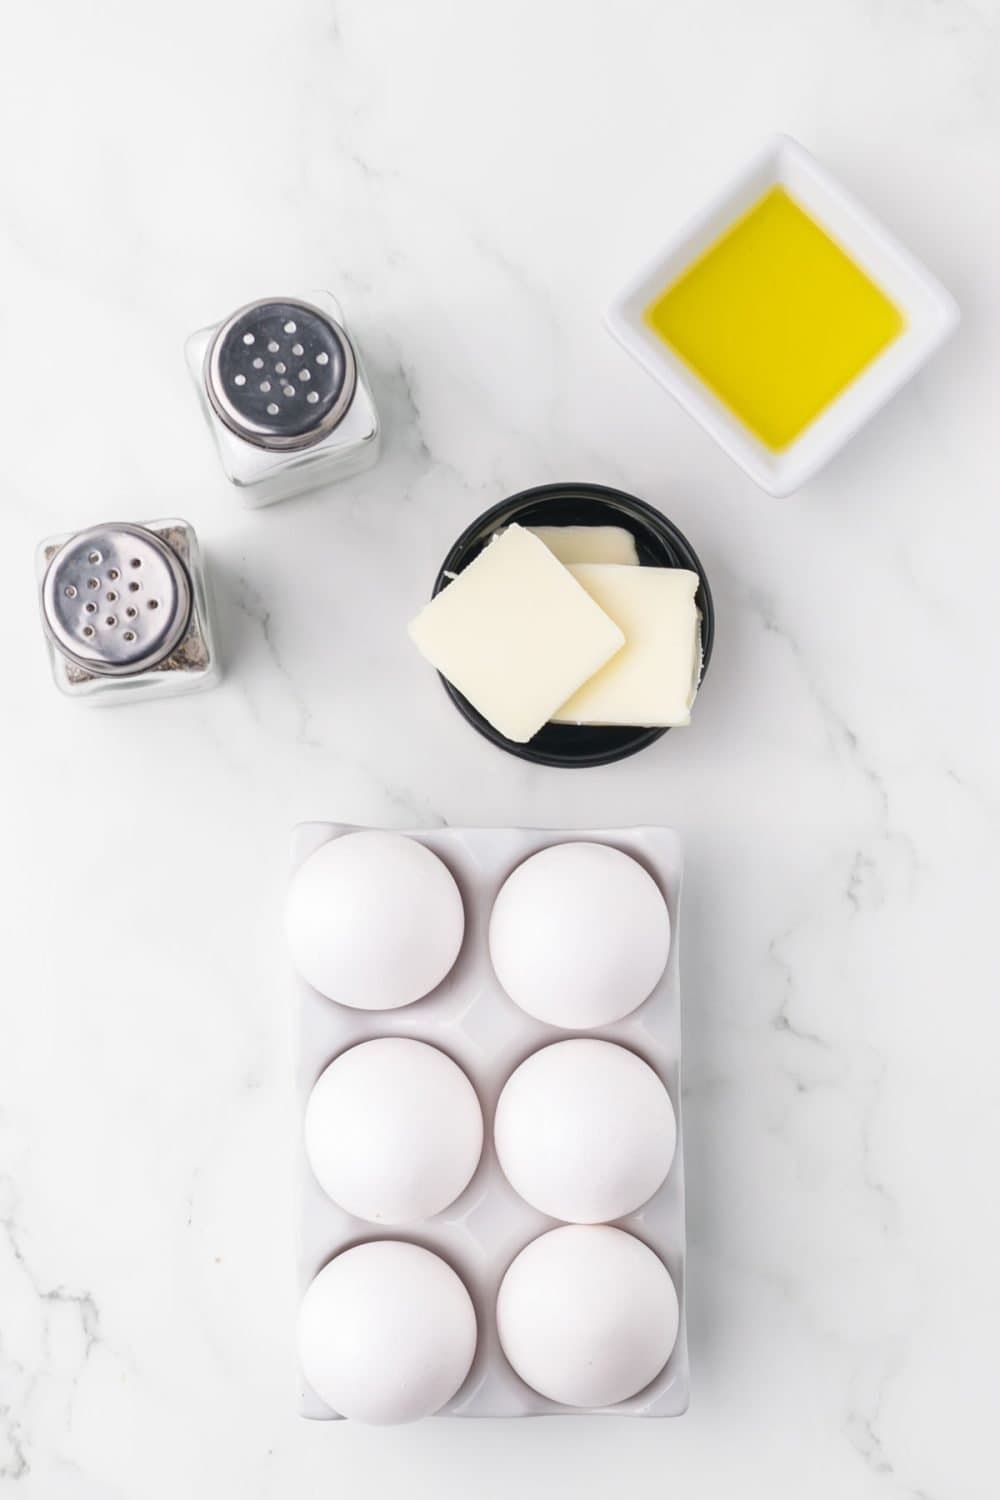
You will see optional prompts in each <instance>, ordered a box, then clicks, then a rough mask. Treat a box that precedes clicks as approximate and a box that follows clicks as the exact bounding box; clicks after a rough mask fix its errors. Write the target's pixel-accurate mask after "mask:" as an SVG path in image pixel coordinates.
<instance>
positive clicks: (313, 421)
mask: <svg viewBox="0 0 1000 1500" xmlns="http://www.w3.org/2000/svg"><path fill="white" fill-rule="evenodd" d="M185 352H186V355H187V361H188V366H189V368H190V370H191V374H192V376H193V378H194V381H195V384H196V385H197V387H198V391H199V394H200V396H201V401H202V406H203V408H204V411H205V415H206V417H207V418H208V424H209V427H210V428H211V430H212V432H213V434H214V436H215V441H216V446H217V447H218V450H219V457H220V458H221V460H222V467H223V469H224V470H225V472H226V476H227V478H228V479H229V480H230V481H231V483H232V484H234V485H236V486H237V487H238V488H239V490H240V493H241V497H242V499H243V502H244V504H245V505H247V506H252V507H257V506H262V505H271V504H273V503H274V501H276V500H285V499H287V498H288V497H289V496H290V495H297V494H300V493H301V492H302V491H303V490H308V489H313V488H314V487H315V486H317V485H320V484H326V483H328V482H330V481H332V480H337V479H346V478H348V477H350V476H351V475H354V474H359V473H360V472H361V471H362V470H363V469H367V468H369V467H370V466H371V465H372V464H373V463H374V462H375V460H376V459H377V458H378V451H379V440H380V434H379V420H378V414H377V412H376V410H375V402H374V399H373V397H372V393H371V389H370V387H369V384H368V380H367V377H366V375H365V371H364V367H363V365H362V362H361V356H360V354H359V352H358V349H357V347H356V345H355V344H354V342H353V340H352V339H351V337H350V334H349V333H348V332H347V329H346V327H345V326H344V317H343V313H342V312H341V309H340V307H339V305H338V303H337V302H336V300H335V299H334V298H333V297H332V296H331V295H330V293H329V292H310V293H309V294H308V296H305V297H278V298H265V299H263V300H261V301H258V302H251V303H248V304H247V306H245V307H241V308H238V309H237V311H236V312H234V313H233V314H232V315H231V316H230V317H228V318H226V319H225V321H224V322H222V323H217V324H215V325H214V326H213V327H211V328H203V329H201V330H200V331H199V332H198V333H195V334H193V335H192V336H191V337H190V338H189V339H188V341H187V344H186V345H185Z"/></svg>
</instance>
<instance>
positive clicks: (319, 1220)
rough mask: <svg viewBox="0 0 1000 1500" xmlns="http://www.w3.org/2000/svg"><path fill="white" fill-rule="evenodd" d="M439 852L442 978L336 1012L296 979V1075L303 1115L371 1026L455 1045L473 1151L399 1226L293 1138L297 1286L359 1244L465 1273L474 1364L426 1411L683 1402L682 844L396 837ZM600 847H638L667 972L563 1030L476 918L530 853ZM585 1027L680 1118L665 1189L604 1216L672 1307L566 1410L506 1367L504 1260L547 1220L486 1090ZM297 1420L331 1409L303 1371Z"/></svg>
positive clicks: (641, 1409) (301, 849)
mask: <svg viewBox="0 0 1000 1500" xmlns="http://www.w3.org/2000/svg"><path fill="white" fill-rule="evenodd" d="M356 831H358V830H356V829H353V828H351V827H349V826H347V825H343V824H336V823H306V824H302V825H300V826H299V827H298V828H297V829H296V830H295V834H294V842H293V868H295V869H297V868H298V867H299V865H301V864H302V863H303V861H305V860H306V859H307V858H308V857H309V855H310V854H312V853H313V852H314V851H315V850H316V849H318V848H319V847H320V846H321V845H323V844H325V843H327V842H328V841H329V840H331V839H336V838H339V837H341V836H342V835H344V834H347V833H352V832H356ZM407 836H408V837H409V838H412V839H415V840H416V841H417V842H419V843H421V844H423V845H425V846H426V847H427V848H428V849H430V850H431V851H432V852H433V853H434V854H436V855H437V856H438V857H439V858H440V859H441V860H443V861H444V863H445V864H446V865H447V867H448V869H449V870H450V871H451V873H452V875H453V876H454V878H455V880H456V881H457V883H458V886H459V889H460V891H461V894H462V899H463V903H464V906H465V917H466V928H465V936H464V940H463V944H462V949H461V952H460V953H459V956H458V959H457V962H456V964H455V966H454V968H453V970H452V971H451V973H450V974H449V975H448V977H447V978H446V979H445V980H444V981H443V982H442V983H441V984H440V985H439V986H438V988H437V989H436V990H434V991H432V993H431V994H430V995H428V996H427V997H426V998H425V999H424V1000H419V1001H417V1002H416V1003H414V1004H411V1005H407V1006H405V1007H402V1008H400V1009H397V1010H387V1011H386V1010H383V1011H361V1010H353V1009H348V1008H347V1007H345V1006H342V1005H338V1004H336V1003H335V1002H333V1001H331V1000H329V999H327V998H326V997H325V996H323V995H321V994H320V993H319V992H318V991H316V990H315V989H313V988H312V987H311V986H310V985H309V984H307V983H306V982H305V981H303V980H302V979H300V978H298V977H296V978H295V980H294V984H295V997H296V1004H297V1009H298V1017H299V1037H298V1053H297V1065H296V1066H297V1084H298V1094H299V1101H300V1106H301V1108H300V1116H301V1115H302V1114H304V1111H305V1106H306V1102H307V1100H308V1097H309V1094H310V1092H311V1090H312V1088H313V1085H314V1084H315V1083H316V1080H317V1078H318V1077H319V1075H320V1074H321V1073H322V1072H323V1070H324V1069H325V1068H326V1066H327V1065H328V1064H329V1063H330V1062H331V1061H332V1059H333V1058H334V1057H335V1056H337V1055H338V1054H340V1053H341V1052H344V1051H345V1050H346V1049H348V1048H349V1047H352V1046H354V1045H355V1044H357V1043H359V1042H364V1041H367V1040H370V1039H371V1038H374V1037H376V1036H404V1037H413V1038H415V1039H417V1040H419V1041H424V1042H429V1043H431V1044H432V1045H434V1046H436V1047H438V1048H440V1049H441V1050H442V1051H444V1052H445V1053H447V1054H448V1055H449V1056H450V1057H452V1058H453V1059H454V1060H455V1061H456V1062H457V1063H458V1064H459V1065H460V1067H461V1068H462V1069H463V1070H464V1071H465V1073H466V1074H467V1076H468V1078H469V1080H470V1081H471V1082H472V1084H473V1086H474V1088H475V1090H476V1094H477V1096H478V1098H479V1101H480V1104H481V1106H482V1110H483V1115H484V1121H485V1126H486V1130H485V1141H484V1147H483V1154H482V1159H481V1161H480V1163H479V1166H478V1168H477V1170H476V1172H475V1174H474V1176H473V1177H472V1180H471V1181H470V1183H469V1185H468V1186H467V1187H466V1189H465V1191H464V1192H463V1193H462V1194H461V1195H460V1197H458V1198H457V1199H456V1200H455V1202H454V1203H452V1204H451V1206H450V1207H449V1208H447V1209H445V1210H444V1212H442V1213H439V1214H437V1215H435V1216H434V1217H433V1218H431V1219H427V1220H425V1221H423V1222H422V1223H420V1224H418V1225H416V1226H415V1227H412V1228H411V1227H409V1226H407V1228H406V1229H405V1231H402V1232H401V1231H399V1230H393V1229H391V1228H388V1227H385V1228H380V1227H379V1226H378V1225H376V1224H372V1223H368V1222H365V1221H363V1220H360V1219H357V1218H354V1217H352V1216H351V1215H350V1214H349V1213H347V1212H346V1211H344V1210H343V1209H341V1208H340V1207H338V1205H337V1204H335V1203H334V1202H333V1201H332V1200H331V1199H330V1198H329V1197H327V1195H326V1194H325V1193H324V1192H323V1190H322V1188H321V1187H320V1186H319V1183H318V1182H317V1181H316V1179H315V1177H314V1175H313V1173H312V1171H311V1169H310V1167H309V1164H308V1161H307V1160H306V1155H305V1150H304V1147H303V1145H302V1139H301V1133H300V1143H299V1177H300V1215H299V1254H298V1279H299V1289H300V1292H301V1293H302V1294H303V1295H304V1293H305V1291H306V1289H307V1287H308V1286H309V1285H310V1283H311V1282H312V1281H313V1279H314V1277H315V1276H316V1275H317V1273H318V1272H319V1271H320V1269H321V1268H322V1267H323V1266H324V1265H325V1264H326V1263H327V1262H328V1261H329V1260H331V1259H332V1258H333V1257H334V1256H335V1255H337V1254H338V1253H339V1252H340V1251H342V1250H345V1249H347V1248H349V1247H350V1246H353V1245H356V1244H359V1243H360V1242H362V1241H370V1240H376V1239H384V1238H389V1239H392V1238H405V1239H406V1240H409V1241H412V1242H413V1243H415V1244H418V1245H423V1246H425V1247H426V1248H427V1249H429V1250H431V1251H433V1252H435V1253H436V1254H438V1255H440V1256H441V1257H442V1258H443V1259H444V1260H446V1261H447V1262H448V1263H449V1264H450V1265H451V1266H452V1267H453V1269H454V1270H455V1271H457V1272H458V1274H459V1276H460V1277H461V1278H462V1280H463V1282H464V1283H465V1285H466V1287H467V1288H468V1291H469V1293H470V1295H471V1297H472V1301H473V1303H474V1305H475V1309H476V1315H477V1320H478V1325H479V1340H478V1346H477V1350H476V1355H475V1358H474V1360H473V1363H472V1367H471V1369H470V1371H469V1374H468V1376H467V1378H466V1379H465V1381H464V1382H463V1384H462V1386H461V1387H460V1389H459V1390H458V1391H457V1393H456V1394H455V1396H454V1397H453V1398H452V1399H451V1400H450V1401H448V1402H447V1403H446V1404H445V1406H444V1407H442V1409H441V1411H440V1412H439V1413H438V1415H441V1416H455V1417H514V1416H541V1415H581V1414H586V1412H593V1411H594V1410H599V1411H600V1413H601V1414H607V1415H619V1416H641V1417H670V1416H679V1415H680V1414H681V1413H682V1412H684V1411H685V1410H686V1408H687V1405H688V1390H689V1371H688V1349H687V1333H686V1319H685V1308H686V1288H685V1275H684V1270H685V1229H684V1163H683V1133H682V1122H681V1099H680V1044H681V1019H680V981H679V959H678V954H679V903H680V886H681V849H680V842H679V840H678V838H677V835H676V834H675V833H673V832H672V831H671V830H669V829H664V828H638V829H627V830H612V831H599V832H584V831H580V832H575V831H574V832H572V833H567V832H556V831H548V830H530V829H449V828H443V829H434V830H431V831H426V832H424V831H417V832H411V833H409V834H408V835H407ZM578 841H589V842H595V843H602V844H608V845H611V846H613V847H614V848H616V849H620V850H622V851H623V852H624V853H626V854H629V855H631V856H632V857H633V858H634V859H636V860H637V861H638V862H639V863H640V864H641V865H643V866H644V868H645V869H646V870H647V871H648V873H649V874H650V875H652V877H653V878H654V880H655V881H656V883H657V885H658V886H659V888H660V890H661V892H662V893H663V896H664V898H665V900H666V903H667V908H668V911H669V914H670V921H671V934H672V937H671V944H670V952H669V958H668V962H667V967H666V970H665V971H664V974H663V976H662V978H661V979H660V981H659V982H658V984H657V985H656V987H655V989H654V990H653V992H652V994H651V995H650V996H649V998H648V999H647V1000H646V1001H644V1002H643V1004H642V1005H640V1006H639V1007H638V1009H637V1010H635V1011H633V1012H632V1014H631V1015H629V1016H626V1017H625V1018H624V1019H623V1020H621V1021H619V1022H617V1023H615V1024H613V1025H610V1026H604V1027H601V1028H600V1029H599V1030H598V1031H595V1032H570V1031H565V1030H562V1029H560V1028H557V1027H554V1026H550V1025H547V1024H545V1023H544V1022H541V1021H538V1020H535V1019H533V1018H532V1017H531V1016H529V1015H527V1014H525V1013H524V1012H523V1011H521V1010H520V1009H519V1008H518V1007H517V1006H516V1005H515V1004H514V1003H513V1001H511V1000H510V999H509V998H508V997H507V995H506V994H505V993H504V991H503V990H502V988H501V986H500V984H499V981H498V980H497V978H496V976H495V974H494V972H493V968H492V965H491V963H490V958H489V952H488V946H487V930H488V924H489V917H490V912H491V910H492V907H493V902H494V900H495V897H496V895H497V893H498V891H499V890H500V887H501V886H502V885H503V883H504V881H505V880H506V879H507V877H508V875H510V874H511V872H512V871H513V870H514V869H515V868H516V867H517V866H518V865H520V864H521V863H522V862H523V861H524V860H525V859H527V858H528V857H529V856H530V855H532V854H535V853H537V852H538V851H539V850H541V849H545V848H549V847H550V846H552V845H555V844H564V843H568V842H578ZM584 1035H594V1036H599V1037H600V1038H602V1039H604V1040H607V1041H610V1042H617V1043H619V1044H621V1045H622V1046H625V1047H627V1048H629V1049H630V1050H632V1051H633V1052H635V1053H637V1054H638V1055H639V1056H640V1057H642V1058H643V1059H644V1060H645V1061H646V1062H647V1063H648V1064H649V1065H650V1066H651V1067H652V1068H653V1070H654V1071H655V1072H656V1073H657V1075H658V1076H659V1078H660V1080H661V1081H662V1083H663V1084H664V1087H665V1088H666V1090H667V1092H668V1093H669V1095H670V1099H671V1102H672V1104H673V1107H674V1112H675V1115H676V1119H677V1148H676V1153H675V1156H674V1160H673V1164H672V1166H671V1168H670V1171H669V1173H668V1174H667V1177H666V1179H665V1181H664V1182H663V1184H662V1185H661V1187H660V1188H659V1189H658V1190H657V1191H656V1193H654V1195H653V1197H652V1198H651V1199H650V1200H649V1201H648V1202H647V1203H645V1204H644V1205H643V1206H642V1207H641V1208H640V1209H638V1210H637V1211H636V1212H634V1213H632V1214H629V1215H627V1216H626V1217H624V1218H622V1219H620V1220H617V1221H615V1222H616V1225H617V1227H619V1228H621V1229H624V1230H627V1231H628V1232H630V1233H631V1234H633V1235H635V1236H636V1237H637V1238H639V1239H640V1240H642V1241H644V1242H645V1243H646V1244H647V1245H648V1246H649V1247H650V1248H651V1249H652V1250H653V1251H654V1252H655V1253H656V1254H657V1255H658V1256H659V1257H660V1259H661V1260H662V1261H663V1263H664V1264H665V1266H666V1267H667V1270H668V1271H669V1273H670V1276H671V1279H672V1280H673V1283H674V1286H675V1287H676V1290H677V1295H678V1299H679V1304H680V1322H679V1328H678V1334H677V1340H676V1343H675V1345H674V1348H673V1352H672V1354H671V1355H670V1358H669V1360H668V1361H667V1363H666V1365H665V1366H664V1367H663V1369H662V1370H661V1372H660V1373H659V1375H657V1377H656V1378H655V1379H654V1380H653V1381H652V1383H651V1384H650V1385H648V1386H647V1387H646V1388H645V1389H644V1390H642V1391H640V1392H639V1393H638V1394H637V1395H636V1396H633V1397H631V1398H630V1399H628V1400H626V1401H623V1402H620V1403H618V1404H617V1405H615V1406H611V1407H605V1408H599V1409H595V1408H587V1409H580V1408H576V1407H567V1406H562V1405H560V1404H558V1403H557V1402H555V1401H550V1400H548V1399H547V1398H546V1397H544V1396H540V1395H538V1394H537V1393H536V1392H535V1391H533V1390H532V1389H531V1388H530V1387H528V1386H527V1385H525V1384H524V1382H523V1381H522V1380H521V1379H520V1378H519V1377H518V1376H517V1375H516V1374H515V1373H514V1371H513V1370H512V1368H511V1367H510V1365H509V1364H508V1363H507V1360H506V1359H505V1357H504V1355H503V1352H502V1350H501V1348H500V1343H499V1339H498V1335H497V1328H496V1318H495V1304H496V1295H497V1290H498V1288H499V1284H500V1281H501V1280H502V1278H503V1275H504V1272H505V1271H506V1270H507V1267H508V1266H509V1265H510V1263H511V1261H512V1260H513V1259H514V1258H515V1256H516V1255H517V1254H518V1253H519V1252H520V1251H521V1250H522V1249H523V1248H524V1246H525V1245H527V1244H528V1243H529V1242H530V1241H531V1240H534V1239H535V1238H536V1237H537V1236H538V1235H540V1234H542V1233H544V1232H545V1231H546V1230H549V1229H552V1228H554V1227H556V1226H557V1224H558V1221H557V1220H555V1219H552V1218H549V1217H547V1216H546V1215H545V1214H543V1213H540V1212H539V1211H538V1210H536V1209H534V1208H532V1207H531V1206H530V1205H529V1204H527V1203H526V1202H525V1201H524V1200H523V1199H522V1198H520V1197H519V1196H518V1195H517V1194H516V1193H515V1192H514V1190H513V1188H512V1187H510V1185H509V1184H508V1182H507V1180H506V1178H505V1177H504V1175H503V1173H502V1172H501V1170H500V1167H499V1165H498V1163H497V1159H496V1154H495V1151H494V1149H493V1145H492V1120H493V1111H494V1108H495V1105H496V1100H497V1097H498V1095H499V1093H500V1091H501V1089H502V1087H503V1085H504V1083H505V1082H506V1080H507V1079H508V1077H509V1076H510V1074H511V1073H512V1072H513V1071H514V1069H515V1068H516V1067H517V1066H518V1065H519V1064H520V1063H521V1062H522V1061H523V1060H524V1059H525V1058H526V1057H527V1056H529V1055H530V1054H531V1053H533V1052H535V1051H537V1050H538V1049H539V1048H541V1047H544V1046H546V1045H547V1044H548V1043H551V1042H553V1041H559V1040H566V1039H568V1038H569V1037H571V1036H584ZM300 1411H301V1413H302V1415H303V1416H306V1417H310V1418H317V1419H331V1418H335V1417H337V1416H338V1413H337V1412H335V1411H333V1410H331V1408H330V1407H329V1406H327V1405H326V1404H325V1403H324V1402H323V1401H322V1400H321V1399H320V1398H319V1397H318V1396H317V1394H316V1393H315V1392H314V1391H313V1390H312V1389H311V1388H310V1387H309V1386H308V1384H306V1382H305V1381H304V1380H303V1381H302V1385H301V1394H300Z"/></svg>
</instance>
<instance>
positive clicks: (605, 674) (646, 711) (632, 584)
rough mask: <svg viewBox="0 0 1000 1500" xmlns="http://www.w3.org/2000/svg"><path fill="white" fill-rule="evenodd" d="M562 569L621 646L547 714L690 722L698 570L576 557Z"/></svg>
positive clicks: (697, 654) (696, 660) (570, 718)
mask: <svg viewBox="0 0 1000 1500" xmlns="http://www.w3.org/2000/svg"><path fill="white" fill-rule="evenodd" d="M569 571H570V572H571V573H572V574H573V577H574V578H576V579H577V581H578V582H579V583H582V584H583V587H584V588H585V589H586V590H587V593H588V594H589V595H590V596H591V598H592V599H594V600H595V602H596V603H597V604H599V605H600V607H601V609H603V610H604V611H605V612H606V613H607V614H608V615H610V616H611V618H612V619H613V620H615V621H616V622H617V624H619V625H620V626H621V628H622V630H623V631H624V632H625V647H624V650H622V651H620V652H619V653H618V655H617V656H616V657H615V658H614V659H613V660H612V661H611V662H609V663H608V665H607V666H606V667H604V668H603V669H602V670H601V671H600V672H598V673H597V675H596V676H595V677H592V678H591V679H590V681H589V682H586V683H585V684H584V685H583V687H581V688H580V689H579V691H578V692H576V693H574V694H573V696H572V697H571V698H570V699H569V700H568V701H567V702H566V703H564V704H563V705H562V707H561V708H559V709H558V710H557V712H556V713H554V714H553V716H552V717H553V719H554V721H555V722H556V723H557V724H635V725H648V726H650V727H654V726H655V727H665V728H669V727H672V726H674V725H681V724H689V723H690V722H691V705H692V703H693V702H694V695H695V693H696V691H697V688H698V679H699V677H700V676H701V616H700V614H699V612H698V607H697V605H696V604H695V598H694V596H695V594H696V592H697V589H698V575H697V573H690V572H688V571H687V569H685V568H629V567H620V566H609V565H605V564H601V563H582V564H579V565H578V566H575V567H571V568H570V569H569Z"/></svg>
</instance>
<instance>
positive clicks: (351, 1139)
mask: <svg viewBox="0 0 1000 1500" xmlns="http://www.w3.org/2000/svg"><path fill="white" fill-rule="evenodd" d="M305 1140H306V1155H307V1156H308V1158H309V1162H310V1164H311V1166H312V1169H313V1171H314V1173H315V1174H316V1178H317V1180H318V1182H319V1184H320V1186H321V1187H322V1188H323V1190H324V1191H325V1192H326V1193H328V1194H329V1196H330V1197H331V1198H332V1199H333V1200H334V1202H335V1203H339V1204H340V1206H341V1208H346V1210H347V1212H348V1213H351V1214H354V1215H355V1216H356V1217H357V1218H359V1219H369V1220H371V1221H372V1222H373V1223H379V1224H410V1223H414V1222H415V1221H416V1220H418V1219H429V1218H430V1217H431V1215H432V1214H436V1213H440V1211H441V1210H442V1209H443V1208H447V1207H448V1204H449V1203H452V1202H454V1200H455V1199H456V1198H457V1197H458V1195H459V1193H460V1192H461V1191H462V1189H463V1188H464V1187H465V1186H466V1184H467V1183H468V1181H469V1179H470V1177H471V1176H472V1174H473V1172H474V1171H475V1170H476V1166H477V1164H478V1162H479V1157H480V1153H481V1151H482V1146H483V1116H482V1111H481V1109H480V1107H479V1100H478V1099H477V1098H476V1092H475V1090H474V1089H473V1087H472V1084H471V1083H470V1082H469V1080H468V1078H466V1076H465V1074H464V1073H463V1072H462V1070H461V1068H460V1067H458V1065H457V1064H456V1063H454V1062H452V1060H451V1058H450V1057H446V1056H445V1054H444V1053H443V1052H439V1051H438V1049H437V1048H436V1047H430V1046H428V1045H427V1043H426V1042H416V1041H411V1040H410V1039H409V1038H408V1037H379V1038H377V1039H376V1040H375V1041H371V1042H362V1043H360V1045H359V1046H357V1047H352V1048H350V1050H349V1051H347V1052H342V1053H341V1054H340V1056H339V1057H335V1058H334V1060H333V1062H332V1063H330V1065H329V1067H328V1068H326V1069H325V1071H324V1072H323V1073H322V1074H321V1075H320V1078H319V1080H318V1081H317V1083H316V1086H315V1088H314V1089H313V1091H312V1093H311V1095H310V1096H309V1103H308V1105H307V1107H306V1123H305Z"/></svg>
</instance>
